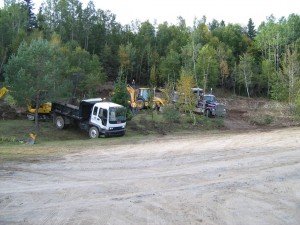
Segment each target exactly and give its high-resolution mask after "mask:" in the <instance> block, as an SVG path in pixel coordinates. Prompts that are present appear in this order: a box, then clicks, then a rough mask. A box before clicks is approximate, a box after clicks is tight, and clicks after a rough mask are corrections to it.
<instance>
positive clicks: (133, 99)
mask: <svg viewBox="0 0 300 225" xmlns="http://www.w3.org/2000/svg"><path fill="white" fill-rule="evenodd" d="M126 88H127V91H128V92H129V94H130V101H129V102H128V103H129V104H130V107H131V109H132V111H135V110H136V109H137V107H136V90H135V89H134V88H133V87H131V86H130V85H129V84H128V85H127V87H126Z"/></svg>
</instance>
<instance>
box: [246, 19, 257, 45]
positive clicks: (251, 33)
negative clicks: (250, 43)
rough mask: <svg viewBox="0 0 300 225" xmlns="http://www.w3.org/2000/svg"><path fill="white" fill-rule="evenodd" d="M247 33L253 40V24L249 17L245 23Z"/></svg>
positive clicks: (254, 34)
mask: <svg viewBox="0 0 300 225" xmlns="http://www.w3.org/2000/svg"><path fill="white" fill-rule="evenodd" d="M247 35H248V37H249V38H250V39H251V40H253V39H254V38H255V36H256V30H255V26H254V23H253V21H252V19H251V18H250V19H249V21H248V25H247Z"/></svg>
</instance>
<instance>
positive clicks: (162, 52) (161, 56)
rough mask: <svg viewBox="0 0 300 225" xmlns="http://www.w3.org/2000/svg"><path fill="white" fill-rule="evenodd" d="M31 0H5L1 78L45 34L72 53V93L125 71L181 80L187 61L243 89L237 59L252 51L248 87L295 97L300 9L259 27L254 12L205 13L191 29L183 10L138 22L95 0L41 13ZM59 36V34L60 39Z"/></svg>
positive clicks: (209, 78)
mask: <svg viewBox="0 0 300 225" xmlns="http://www.w3.org/2000/svg"><path fill="white" fill-rule="evenodd" d="M32 6H33V5H32V0H25V1H21V0H18V1H5V7H4V8H3V9H0V15H1V16H0V40H1V42H0V81H4V65H5V64H7V63H8V60H9V59H10V58H12V57H13V55H14V54H16V53H17V51H18V49H19V47H20V45H21V43H22V42H23V41H25V42H27V43H28V44H29V45H30V43H31V41H32V40H36V39H38V38H44V39H46V40H51V41H50V43H51V44H53V45H56V46H57V47H58V48H60V51H61V53H62V54H64V56H65V59H67V63H66V64H65V69H64V72H63V73H64V79H65V80H68V81H69V82H70V83H72V91H71V93H72V95H73V97H78V98H82V97H84V96H94V95H95V94H96V93H95V90H96V89H98V88H97V87H98V85H99V86H100V85H101V84H102V83H103V82H104V81H105V80H109V81H113V80H115V79H116V78H117V76H118V72H119V71H121V73H122V74H124V76H125V77H126V80H127V81H129V80H132V79H135V80H136V82H137V84H138V85H146V86H149V85H162V84H164V83H166V82H168V83H176V82H177V80H178V79H179V78H180V71H181V68H184V69H185V70H189V71H192V75H193V76H194V78H195V80H196V82H197V85H198V86H201V87H202V88H204V89H210V88H215V87H219V86H221V85H222V87H223V88H227V89H229V90H235V85H236V82H238V84H239V87H240V90H244V87H246V83H245V80H243V81H241V79H239V80H236V75H237V73H236V70H235V65H238V64H240V60H241V57H243V56H244V54H245V53H247V54H248V55H249V56H251V57H252V58H253V59H254V62H255V63H254V67H253V68H252V71H253V74H252V77H251V85H249V87H248V88H245V90H247V89H248V91H249V93H250V94H251V96H252V95H253V96H259V95H260V96H261V95H264V96H270V97H273V98H275V99H284V100H285V101H286V100H288V99H290V100H291V99H292V98H291V93H292V90H291V89H290V88H291V86H290V84H289V83H288V82H289V79H287V78H286V74H287V73H286V72H285V71H281V70H282V69H283V68H284V67H285V66H284V64H285V62H284V54H285V50H286V49H287V47H288V46H292V45H295V46H297V48H298V51H299V46H300V45H299V40H300V16H299V15H297V14H291V15H289V17H288V18H284V17H283V18H281V19H280V20H278V21H276V18H275V17H274V16H270V17H269V18H268V19H267V20H266V21H265V22H263V23H262V24H260V25H259V27H258V29H257V30H255V26H254V23H253V21H252V19H249V21H248V24H247V27H242V26H241V25H239V24H231V23H229V24H225V22H224V21H221V22H219V21H217V20H212V21H211V22H208V21H207V20H206V18H205V17H203V18H202V19H201V20H195V21H194V24H193V26H192V27H191V28H190V27H187V25H186V22H185V20H184V18H182V17H179V18H178V23H177V24H176V25H172V24H171V25H169V24H168V23H167V22H165V23H163V24H151V23H150V22H149V21H135V23H132V24H130V25H128V24H127V25H125V26H122V25H121V24H120V23H118V22H117V21H116V15H114V14H113V13H112V12H110V11H105V10H101V9H99V10H98V9H96V8H95V5H94V3H93V2H92V1H90V2H89V3H88V4H87V5H86V6H85V7H84V5H83V4H82V3H81V2H80V1H78V0H59V1H58V0H47V1H45V2H44V4H43V5H42V7H41V9H40V10H39V13H38V15H37V16H36V15H34V14H33V11H32ZM36 18H37V20H36ZM36 22H38V24H37V25H36V24H35V23H36ZM55 35H57V37H59V38H58V39H55V40H53V36H55ZM266 60H268V63H267V64H266ZM63 61H64V63H65V61H66V60H63ZM298 62H299V57H298ZM280 73H282V74H283V75H282V76H283V77H284V78H281V77H279V75H278V74H280ZM15 74H19V76H23V75H24V74H27V72H26V71H25V72H24V74H22V71H21V70H20V71H18V73H15ZM278 81H280V82H284V83H285V84H283V86H285V87H288V88H289V95H290V96H289V97H288V98H286V96H285V93H283V94H281V93H278V94H277V91H278V90H279V88H281V87H279V84H278ZM248 91H247V92H248ZM247 94H248V93H247ZM248 95H249V94H248Z"/></svg>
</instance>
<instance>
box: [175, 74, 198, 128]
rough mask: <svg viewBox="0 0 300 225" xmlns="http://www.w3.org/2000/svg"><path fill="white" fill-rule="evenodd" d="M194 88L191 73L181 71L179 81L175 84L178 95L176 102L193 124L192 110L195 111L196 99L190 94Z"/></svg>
mask: <svg viewBox="0 0 300 225" xmlns="http://www.w3.org/2000/svg"><path fill="white" fill-rule="evenodd" d="M195 86H196V85H195V80H194V77H193V76H192V75H191V73H190V72H189V71H186V70H182V71H181V75H180V79H179V80H178V82H177V91H178V92H179V93H180V94H179V99H178V101H179V103H183V104H180V105H179V109H180V110H183V111H184V112H188V113H189V114H190V116H191V117H192V118H193V121H194V124H195V123H196V121H195V115H194V114H193V110H194V109H195V105H196V101H197V97H196V95H195V94H194V93H193V92H192V88H193V87H195Z"/></svg>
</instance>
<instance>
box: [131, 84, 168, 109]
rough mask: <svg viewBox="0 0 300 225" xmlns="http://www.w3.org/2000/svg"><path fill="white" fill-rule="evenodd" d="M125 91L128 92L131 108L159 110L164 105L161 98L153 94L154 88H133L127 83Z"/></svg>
mask: <svg viewBox="0 0 300 225" xmlns="http://www.w3.org/2000/svg"><path fill="white" fill-rule="evenodd" d="M127 91H128V92H129V94H130V106H131V108H132V110H136V109H139V110H140V109H145V108H149V107H150V108H152V109H156V110H158V111H159V110H160V109H161V107H162V106H163V105H164V100H163V99H162V98H159V97H156V96H155V89H151V88H138V89H134V88H133V87H131V86H130V85H129V84H128V85H127Z"/></svg>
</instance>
